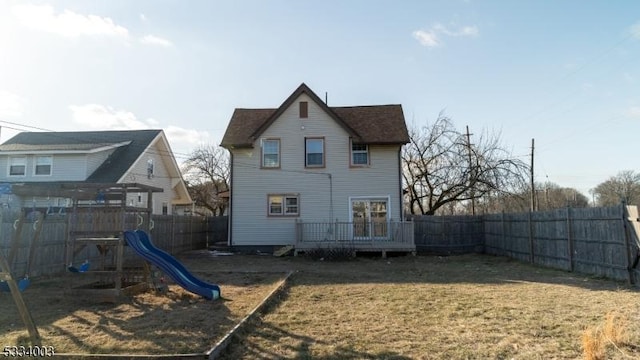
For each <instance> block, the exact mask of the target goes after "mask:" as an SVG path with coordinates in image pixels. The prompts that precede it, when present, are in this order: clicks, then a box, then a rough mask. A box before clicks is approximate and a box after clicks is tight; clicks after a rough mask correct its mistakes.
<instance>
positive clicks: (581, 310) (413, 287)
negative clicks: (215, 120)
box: [226, 255, 640, 359]
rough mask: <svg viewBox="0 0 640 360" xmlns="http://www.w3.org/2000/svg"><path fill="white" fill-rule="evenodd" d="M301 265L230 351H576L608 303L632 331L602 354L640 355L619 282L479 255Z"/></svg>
mask: <svg viewBox="0 0 640 360" xmlns="http://www.w3.org/2000/svg"><path fill="white" fill-rule="evenodd" d="M300 268H301V272H300V273H298V274H296V276H295V277H294V278H293V281H292V285H291V286H290V288H289V290H288V294H287V296H286V297H285V299H284V300H283V301H282V302H281V303H280V304H279V306H277V307H276V308H274V309H272V311H270V312H269V313H267V314H265V315H264V316H262V318H261V319H259V320H257V321H255V323H254V324H253V327H252V330H250V331H246V332H245V333H244V334H243V335H242V336H241V338H240V339H239V340H237V341H236V342H235V343H234V344H233V345H232V346H231V348H230V349H229V352H228V354H227V357H226V358H227V359H239V358H240V359H271V358H279V359H282V358H284V359H581V358H583V348H582V334H583V332H584V330H585V329H587V328H588V327H600V328H606V327H607V325H606V322H607V314H609V313H611V311H612V310H615V311H616V314H618V315H617V316H618V318H619V320H613V321H609V322H610V323H611V324H610V325H608V326H609V327H613V328H616V327H617V328H618V329H622V328H624V329H625V334H626V335H625V336H626V337H627V338H626V339H625V341H624V342H621V343H619V344H618V345H616V346H613V345H607V343H608V341H607V340H606V339H605V340H604V343H605V347H604V351H605V354H606V357H604V358H606V359H634V358H640V347H639V346H638V345H637V344H640V292H638V291H637V290H632V289H629V288H627V287H625V285H624V284H619V283H615V282H611V281H605V280H598V279H593V278H587V277H583V276H578V275H576V274H571V273H566V272H561V271H554V270H549V269H542V268H537V267H532V266H529V265H527V264H522V263H518V262H515V261H511V260H508V259H504V258H497V257H488V256H475V255H474V256H472V255H468V256H457V257H415V258H413V257H402V258H391V259H388V260H382V259H358V260H356V261H351V262H346V263H333V262H314V263H313V266H307V265H306V264H305V266H301V267H300ZM622 318H625V319H627V320H626V321H623V320H622ZM625 323H626V324H625ZM616 324H617V325H616ZM610 333H616V332H615V331H610Z"/></svg>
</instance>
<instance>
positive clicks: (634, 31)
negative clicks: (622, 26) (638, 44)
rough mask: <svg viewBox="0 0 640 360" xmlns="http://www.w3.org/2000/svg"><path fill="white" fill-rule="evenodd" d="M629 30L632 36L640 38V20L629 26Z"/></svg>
mask: <svg viewBox="0 0 640 360" xmlns="http://www.w3.org/2000/svg"><path fill="white" fill-rule="evenodd" d="M629 32H630V33H631V36H633V37H634V38H636V39H640V22H637V23H635V24H633V25H631V26H630V27H629Z"/></svg>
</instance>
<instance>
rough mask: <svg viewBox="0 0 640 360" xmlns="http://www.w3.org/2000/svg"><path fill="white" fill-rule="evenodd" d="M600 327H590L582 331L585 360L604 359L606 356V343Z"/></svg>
mask: <svg viewBox="0 0 640 360" xmlns="http://www.w3.org/2000/svg"><path fill="white" fill-rule="evenodd" d="M603 340H604V339H603V337H602V331H601V330H600V329H599V328H593V327H591V328H588V329H586V330H585V331H584V332H583V333H582V348H583V354H584V360H602V359H604V356H605V343H604V341H603Z"/></svg>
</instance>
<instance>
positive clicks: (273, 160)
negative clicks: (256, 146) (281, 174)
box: [262, 139, 280, 168]
mask: <svg viewBox="0 0 640 360" xmlns="http://www.w3.org/2000/svg"><path fill="white" fill-rule="evenodd" d="M262 167H263V168H279V167H280V139H263V140H262Z"/></svg>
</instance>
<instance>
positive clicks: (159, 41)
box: [140, 35, 173, 47]
mask: <svg viewBox="0 0 640 360" xmlns="http://www.w3.org/2000/svg"><path fill="white" fill-rule="evenodd" d="M140 42H141V43H143V44H147V45H158V46H163V47H171V46H173V43H172V42H171V41H169V40H167V39H164V38H161V37H158V36H153V35H146V36H143V37H141V38H140Z"/></svg>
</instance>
